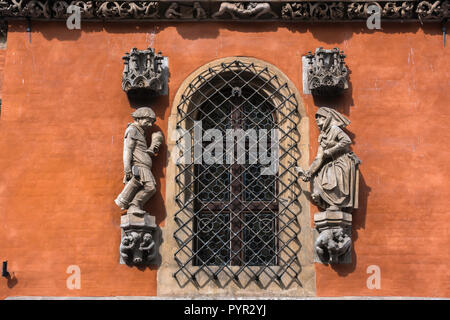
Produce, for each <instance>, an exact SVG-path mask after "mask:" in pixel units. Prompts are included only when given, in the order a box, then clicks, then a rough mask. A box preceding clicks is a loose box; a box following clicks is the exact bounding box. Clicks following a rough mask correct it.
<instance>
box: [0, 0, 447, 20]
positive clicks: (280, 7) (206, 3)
mask: <svg viewBox="0 0 450 320" xmlns="http://www.w3.org/2000/svg"><path fill="white" fill-rule="evenodd" d="M70 5H77V6H79V7H80V8H81V14H82V19H93V20H142V19H145V20H177V21H178V20H179V21H183V20H184V21H186V20H204V21H205V20H210V21H211V20H215V19H224V20H236V21H239V20H280V21H292V22H294V21H354V20H366V19H367V17H368V16H369V15H370V14H369V13H368V7H369V6H370V5H376V6H378V7H379V8H380V15H381V18H382V19H386V20H389V19H390V20H411V21H417V20H420V21H435V20H442V19H444V18H448V17H449V16H450V14H449V8H450V2H449V0H445V1H422V2H419V1H368V0H360V1H345V0H344V1H321V0H317V1H307V0H303V1H295V2H290V1H267V2H254V1H253V2H252V1H210V0H200V1H177V2H174V1H170V0H169V1H125V0H122V1H107V0H103V1H89V0H80V1H49V0H47V1H35V0H33V1H25V0H5V1H2V2H0V14H1V15H3V16H5V17H8V18H27V17H29V18H31V19H45V20H58V19H66V18H67V16H68V14H67V8H68V7H69V6H70Z"/></svg>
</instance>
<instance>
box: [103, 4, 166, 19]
mask: <svg viewBox="0 0 450 320" xmlns="http://www.w3.org/2000/svg"><path fill="white" fill-rule="evenodd" d="M158 9H159V3H158V2H155V1H133V2H124V1H115V2H97V10H96V14H97V16H98V17H101V18H103V19H114V18H118V19H144V18H146V19H155V18H159V12H158Z"/></svg>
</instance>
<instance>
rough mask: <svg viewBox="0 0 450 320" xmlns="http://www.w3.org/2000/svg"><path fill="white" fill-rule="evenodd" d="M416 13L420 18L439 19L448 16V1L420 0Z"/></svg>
mask: <svg viewBox="0 0 450 320" xmlns="http://www.w3.org/2000/svg"><path fill="white" fill-rule="evenodd" d="M416 13H417V15H418V16H419V19H420V20H421V21H422V20H441V19H444V18H448V17H450V1H434V2H433V1H422V2H420V3H419V4H418V5H417V9H416Z"/></svg>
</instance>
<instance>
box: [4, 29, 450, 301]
mask: <svg viewBox="0 0 450 320" xmlns="http://www.w3.org/2000/svg"><path fill="white" fill-rule="evenodd" d="M25 29H26V25H25V23H24V22H12V23H10V25H9V31H8V40H7V48H6V49H4V50H0V79H1V78H3V82H1V80H0V84H1V85H0V88H1V92H0V96H1V98H2V110H1V116H0V150H1V151H0V167H1V168H2V169H1V171H0V221H1V223H0V259H2V260H8V269H9V270H10V272H14V275H15V277H16V280H15V281H14V282H11V281H7V280H6V279H4V278H2V279H3V280H1V281H0V298H6V297H8V296H154V295H156V292H157V287H156V286H157V281H156V275H157V270H156V269H146V270H145V271H144V270H139V269H137V268H129V267H126V266H124V265H120V264H119V263H118V261H119V250H118V245H119V239H120V210H119V209H118V208H117V207H116V205H115V204H114V202H113V200H114V199H115V197H116V196H117V194H118V193H119V192H120V191H121V188H122V178H123V172H122V171H123V168H122V166H123V165H122V143H123V131H124V129H125V127H126V124H127V123H128V122H130V116H129V115H130V112H131V111H132V110H133V109H132V108H131V107H130V103H129V101H128V99H127V97H126V94H125V93H124V92H123V91H122V88H121V74H122V69H123V64H122V60H121V57H122V56H123V54H124V53H125V52H126V51H129V50H130V49H131V48H132V47H137V48H139V49H143V48H146V47H147V46H149V45H151V46H152V47H154V48H156V50H161V51H162V52H163V55H164V56H167V57H168V58H169V69H170V79H169V94H168V96H162V97H159V98H157V99H155V100H154V103H153V105H152V108H153V109H154V110H155V112H156V114H157V122H156V129H160V130H162V131H163V132H164V135H165V136H166V137H167V136H168V132H167V131H168V129H167V128H168V122H167V119H168V117H169V114H170V112H171V107H172V103H173V99H174V95H175V93H176V92H177V90H178V88H179V86H180V85H181V83H182V82H183V81H184V79H185V78H186V77H187V76H188V75H189V74H190V73H192V72H193V71H194V70H196V69H197V68H199V67H200V66H202V65H204V64H206V63H208V62H210V61H212V60H215V59H218V58H224V57H228V56H248V57H255V58H257V59H260V60H263V61H267V62H268V63H271V64H273V65H275V66H276V67H277V68H279V69H280V70H281V71H282V72H283V73H284V74H285V75H286V76H287V77H288V78H289V79H290V80H291V81H292V82H293V83H294V84H295V86H296V87H297V88H298V90H299V91H300V92H303V89H302V70H301V57H302V55H304V54H305V53H307V52H308V51H313V50H314V49H315V48H317V47H324V48H333V47H339V48H340V49H341V50H344V52H345V54H346V55H347V59H346V63H347V66H348V67H349V69H350V70H351V74H350V88H349V89H348V90H347V92H346V93H345V94H344V96H343V97H341V98H339V99H337V100H334V101H333V102H332V106H334V107H336V108H337V110H338V111H340V112H342V113H343V114H344V115H346V116H347V117H348V118H349V119H350V121H351V125H350V126H349V127H348V131H349V132H350V133H351V138H352V140H353V142H354V144H353V147H352V148H353V151H354V152H355V153H356V154H357V155H358V157H359V158H360V159H361V160H362V165H361V167H360V171H361V179H360V199H359V202H360V209H358V210H357V211H356V212H354V214H353V219H354V222H353V225H354V231H353V240H354V255H353V263H352V264H350V265H338V266H334V267H330V266H325V265H321V264H316V292H317V296H322V297H323V296H421V297H449V296H450V271H449V269H450V265H449V262H450V251H449V250H448V244H447V243H448V240H449V227H450V222H449V219H448V217H449V214H450V211H449V208H450V166H449V165H448V159H449V158H450V151H449V148H448V147H447V142H448V141H449V140H450V131H449V130H448V122H449V119H450V109H449V108H448V104H449V101H450V70H449V67H448V61H449V59H450V54H449V50H448V48H443V45H442V33H441V30H440V27H439V25H438V24H429V25H424V26H420V25H419V24H415V23H409V24H399V23H386V24H385V25H383V29H382V30H375V31H370V30H367V29H366V28H365V25H364V24H363V23H346V24H345V23H343V24H299V25H295V24H273V23H257V24H251V23H208V24H201V23H190V22H186V23H182V24H181V23H180V24H170V23H158V24H152V23H120V24H117V23H104V24H102V23H84V24H83V25H82V29H81V30H74V31H71V30H68V29H67V28H66V26H65V23H64V22H33V26H32V33H31V43H30V42H29V41H28V34H27V33H26V30H25ZM301 98H302V100H303V101H302V102H303V104H304V106H305V109H306V112H307V115H308V117H309V119H310V148H311V149H310V154H311V157H313V156H314V155H315V150H316V149H317V137H318V130H317V127H316V126H315V123H314V113H315V111H316V110H317V107H318V106H321V105H325V104H326V103H328V102H327V101H320V100H317V99H316V100H314V99H313V98H312V96H311V95H303V94H302V96H301ZM311 160H312V159H311ZM167 161H170V160H168V154H167V149H166V147H163V148H162V150H161V153H160V156H159V157H158V158H156V160H155V161H154V168H153V172H154V174H155V177H156V181H157V184H158V186H157V193H156V196H155V197H153V198H152V199H151V200H150V201H149V203H148V204H147V206H148V207H149V208H152V212H153V213H156V220H157V224H159V225H164V223H165V217H166V214H165V196H166V193H165V186H166V183H173V182H171V181H166V180H165V170H166V169H165V168H166V166H167ZM316 211H317V208H316V207H313V206H312V210H311V213H314V212H316ZM311 226H313V222H312V221H311ZM70 265H78V266H80V268H81V276H82V286H81V289H80V290H69V289H68V288H67V287H66V279H67V277H68V276H69V275H68V274H67V273H66V269H67V267H68V266H70ZM370 265H377V266H379V267H380V269H381V288H380V289H378V290H377V289H372V290H371V289H368V288H367V286H366V281H367V278H368V277H369V276H370V275H369V274H367V272H366V270H367V267H368V266H370Z"/></svg>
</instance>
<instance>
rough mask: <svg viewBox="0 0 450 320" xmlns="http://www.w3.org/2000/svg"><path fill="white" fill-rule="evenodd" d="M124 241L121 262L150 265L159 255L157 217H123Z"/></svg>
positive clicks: (127, 215)
mask: <svg viewBox="0 0 450 320" xmlns="http://www.w3.org/2000/svg"><path fill="white" fill-rule="evenodd" d="M120 220H121V223H120V227H121V228H122V230H123V232H122V240H121V244H120V262H121V263H125V264H129V265H137V266H139V265H148V264H150V263H152V262H154V259H155V258H156V256H157V254H158V250H157V244H156V242H155V231H156V230H157V226H156V224H155V217H153V216H150V215H149V214H148V213H146V214H144V215H143V216H139V217H138V216H136V215H133V214H126V215H123V216H122V217H121V219H120Z"/></svg>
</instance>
